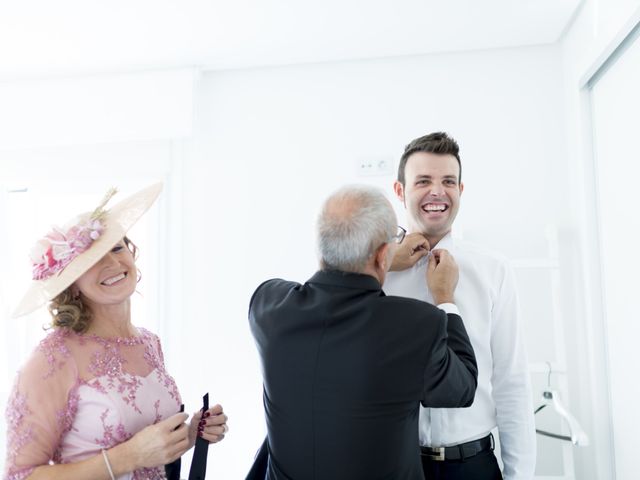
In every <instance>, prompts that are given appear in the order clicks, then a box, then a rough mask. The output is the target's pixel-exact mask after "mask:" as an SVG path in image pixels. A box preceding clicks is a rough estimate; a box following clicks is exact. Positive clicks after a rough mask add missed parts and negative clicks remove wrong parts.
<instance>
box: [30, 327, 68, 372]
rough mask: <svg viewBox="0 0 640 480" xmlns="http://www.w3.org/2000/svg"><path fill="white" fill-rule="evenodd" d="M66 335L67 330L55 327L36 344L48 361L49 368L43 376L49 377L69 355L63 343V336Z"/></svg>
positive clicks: (60, 366)
mask: <svg viewBox="0 0 640 480" xmlns="http://www.w3.org/2000/svg"><path fill="white" fill-rule="evenodd" d="M68 335H69V330H67V329H63V328H57V329H55V330H54V331H53V333H51V334H50V335H48V336H47V337H46V338H45V339H44V340H42V341H41V342H40V345H38V350H40V351H41V352H42V354H43V355H44V356H45V358H46V359H47V362H48V363H49V370H47V372H46V373H45V374H44V378H49V377H50V376H51V375H53V374H54V373H55V371H56V369H60V368H62V367H63V366H64V364H65V362H66V359H68V358H69V357H70V356H71V353H70V352H69V348H68V347H67V345H66V343H65V338H66V337H67V336H68ZM56 354H58V355H56ZM60 357H62V358H60Z"/></svg>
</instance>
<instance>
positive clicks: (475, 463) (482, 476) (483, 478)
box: [422, 451, 502, 480]
mask: <svg viewBox="0 0 640 480" xmlns="http://www.w3.org/2000/svg"><path fill="white" fill-rule="evenodd" d="M422 470H423V471H424V478H425V480H502V473H501V472H500V467H499V466H498V460H497V459H496V456H495V455H494V454H493V452H492V451H486V452H481V453H479V454H478V455H476V456H474V457H471V458H467V459H465V460H445V461H444V462H438V461H434V460H430V459H428V458H426V457H422Z"/></svg>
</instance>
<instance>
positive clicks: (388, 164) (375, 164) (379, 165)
mask: <svg viewBox="0 0 640 480" xmlns="http://www.w3.org/2000/svg"><path fill="white" fill-rule="evenodd" d="M393 166H394V162H393V160H391V159H390V158H387V157H368V158H361V159H359V160H358V161H357V162H356V174H357V175H358V176H360V177H368V176H374V175H392V174H393Z"/></svg>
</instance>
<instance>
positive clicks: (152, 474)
mask: <svg viewBox="0 0 640 480" xmlns="http://www.w3.org/2000/svg"><path fill="white" fill-rule="evenodd" d="M166 479H167V476H166V474H165V472H164V468H160V467H155V468H141V469H140V470H136V471H135V472H133V480H166Z"/></svg>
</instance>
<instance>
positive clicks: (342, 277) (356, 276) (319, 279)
mask: <svg viewBox="0 0 640 480" xmlns="http://www.w3.org/2000/svg"><path fill="white" fill-rule="evenodd" d="M307 283H320V284H323V285H332V286H338V287H346V288H359V289H362V290H382V287H381V286H380V282H378V280H376V279H375V278H374V277H372V276H371V275H364V274H362V273H350V272H341V271H339V270H320V271H318V272H316V273H315V274H314V275H313V277H311V278H310V279H309V280H308V281H307Z"/></svg>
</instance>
